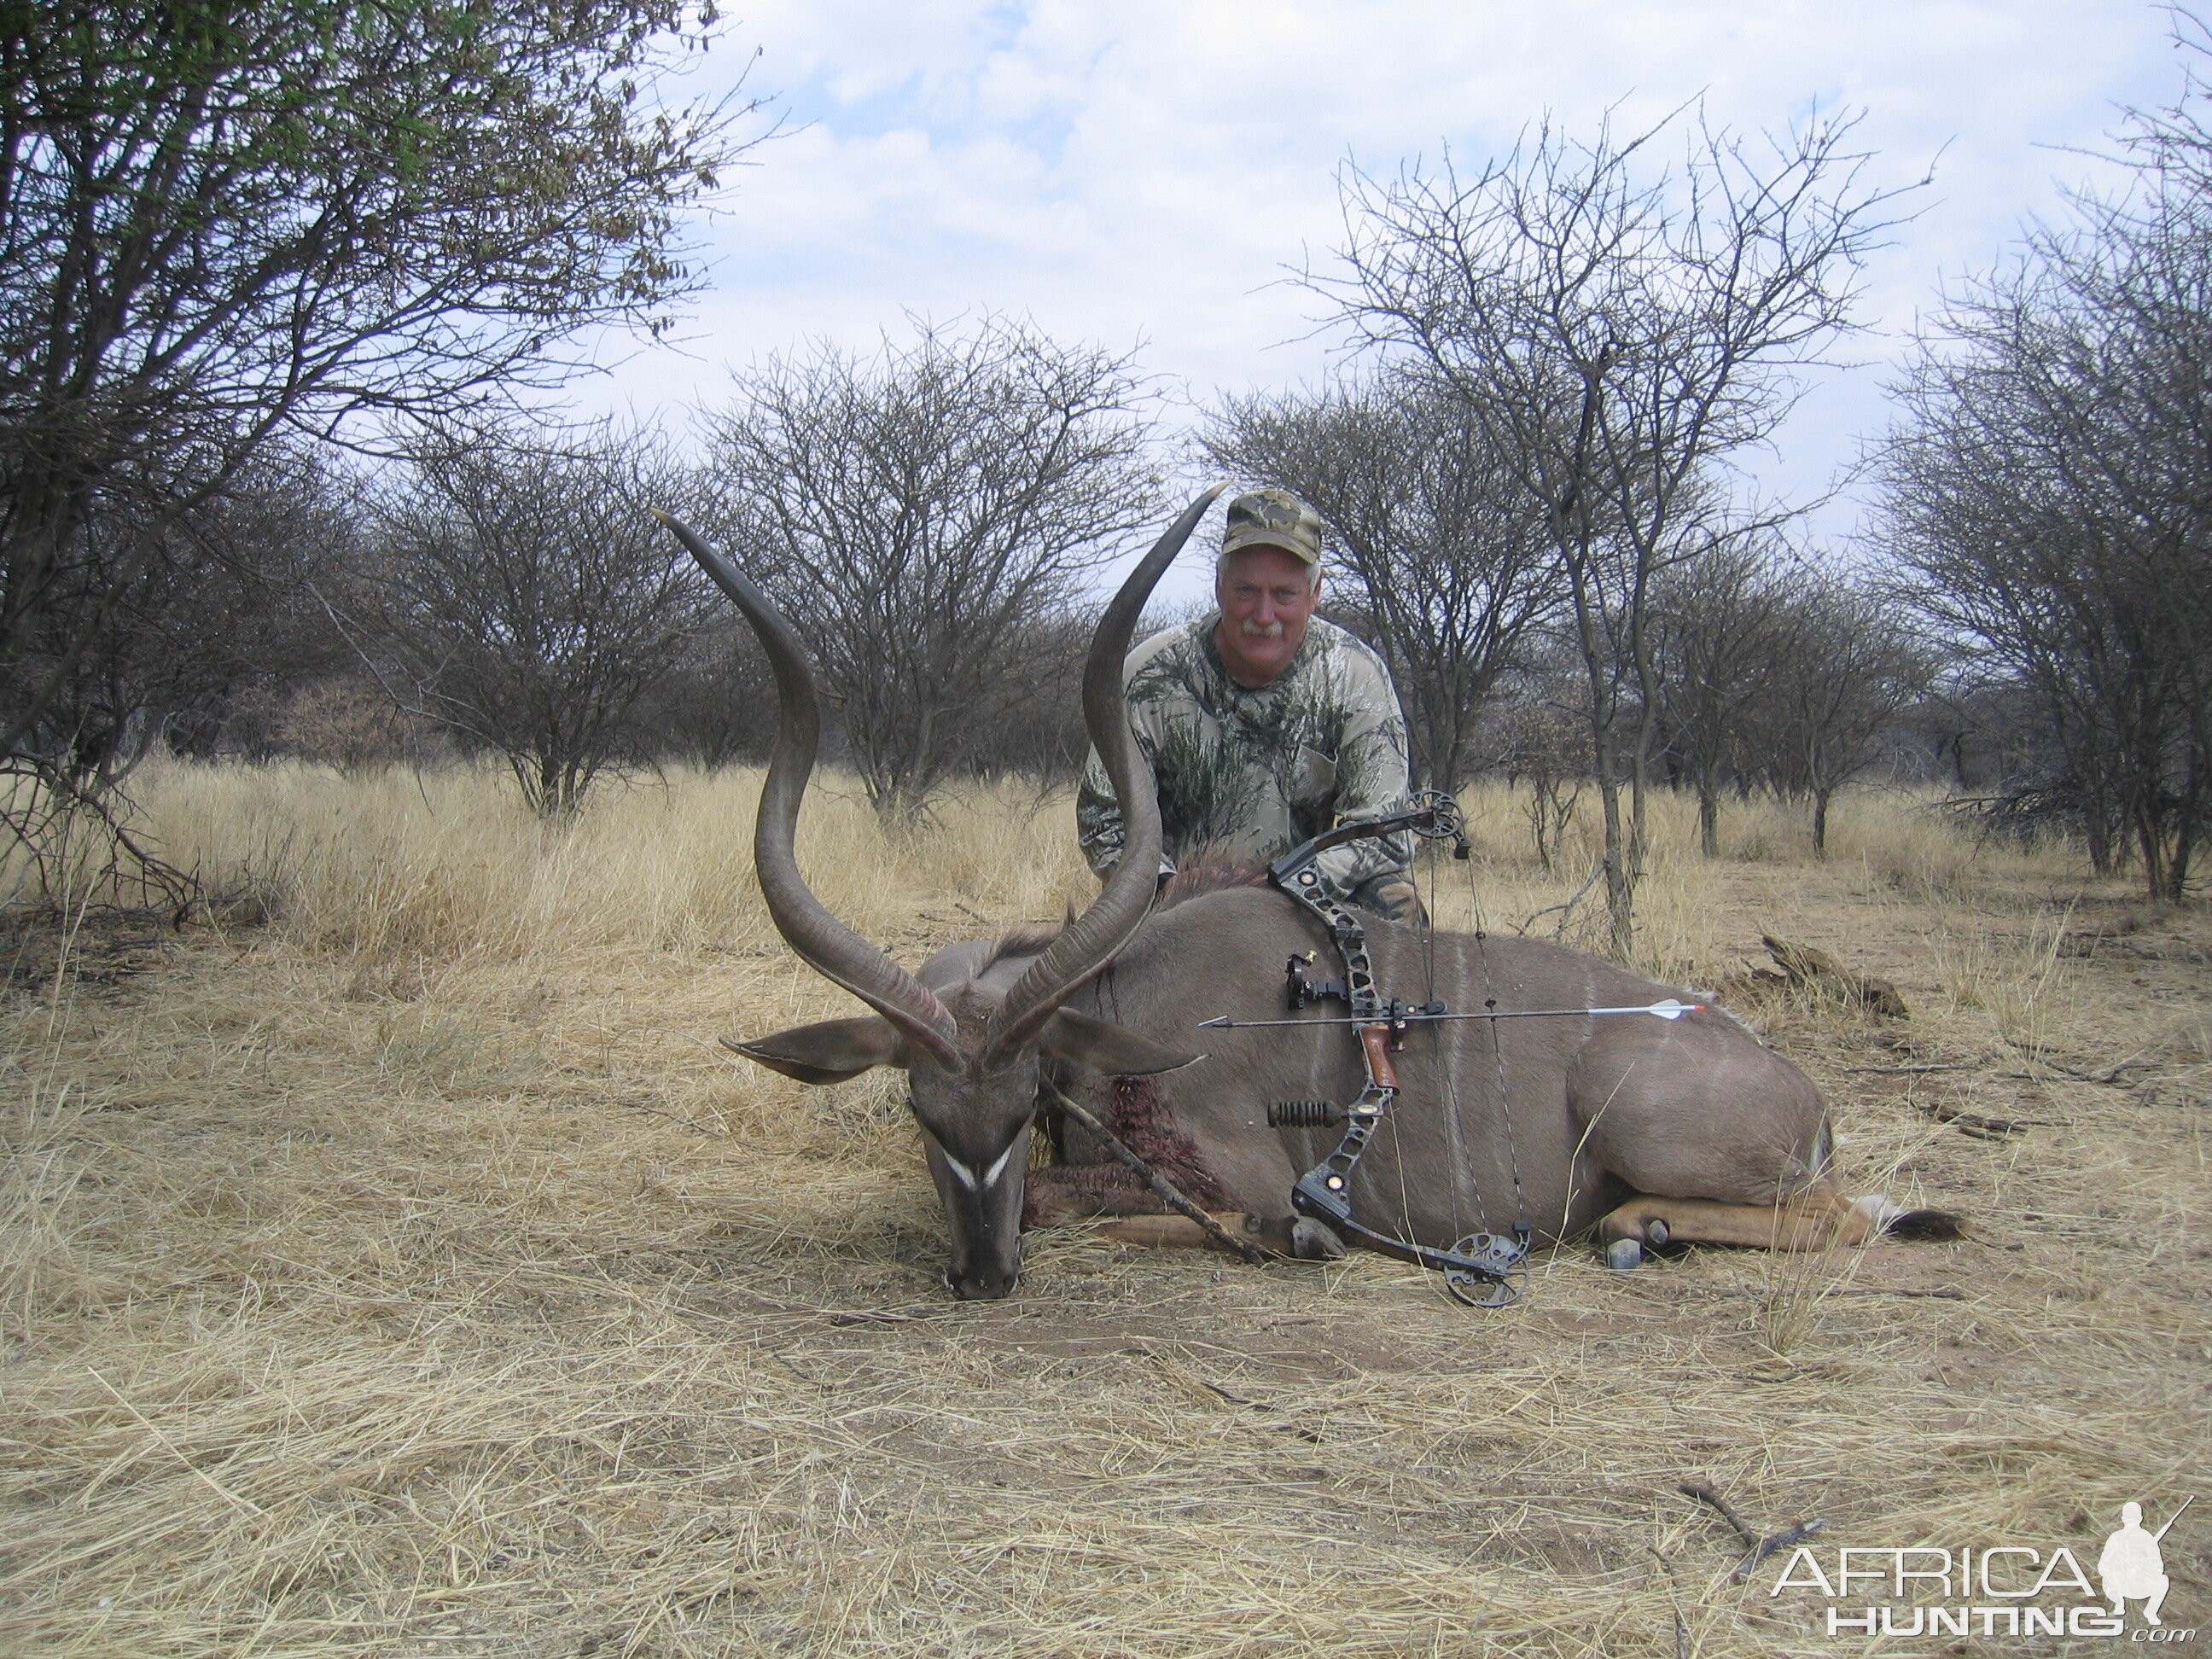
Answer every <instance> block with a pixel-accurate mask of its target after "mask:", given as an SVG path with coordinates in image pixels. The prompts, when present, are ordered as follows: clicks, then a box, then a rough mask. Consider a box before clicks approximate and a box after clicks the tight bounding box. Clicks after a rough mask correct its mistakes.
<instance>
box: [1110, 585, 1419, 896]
mask: <svg viewBox="0 0 2212 1659" xmlns="http://www.w3.org/2000/svg"><path fill="white" fill-rule="evenodd" d="M1219 620H1220V613H1219V612H1218V611H1211V612H1208V613H1207V614H1206V616H1204V617H1200V618H1199V619H1198V620H1197V621H1196V622H1193V623H1184V624H1183V625H1182V627H1180V628H1170V629H1168V630H1167V631H1166V632H1165V633H1164V634H1155V635H1152V638H1151V639H1149V640H1146V641H1145V642H1144V643H1143V644H1142V645H1139V647H1137V648H1136V649H1135V650H1134V651H1133V652H1131V653H1129V660H1128V663H1127V665H1126V667H1125V668H1124V670H1123V674H1122V684H1124V686H1126V687H1127V695H1128V699H1129V724H1130V727H1131V729H1132V730H1133V732H1135V733H1136V738H1137V747H1138V750H1139V753H1140V754H1141V755H1142V756H1143V757H1144V758H1145V759H1146V761H1148V762H1150V763H1151V764H1152V776H1153V777H1154V778H1155V779H1156V780H1157V781H1158V786H1159V797H1160V818H1161V823H1162V827H1163V829H1164V831H1165V841H1166V844H1165V847H1164V857H1163V860H1162V863H1163V866H1164V868H1165V869H1169V870H1172V869H1173V868H1175V867H1176V864H1177V863H1178V862H1180V861H1181V860H1184V859H1186V858H1188V857H1189V856H1190V855H1191V854H1194V853H1196V852H1198V851H1199V850H1200V849H1201V848H1206V849H1212V850H1213V851H1216V852H1219V853H1223V854H1227V855H1229V856H1231V857H1232V858H1234V859H1236V860H1237V861H1238V862H1240V863H1246V864H1250V865H1252V866H1255V867H1259V866H1265V865H1266V864H1267V863H1268V862H1269V861H1270V860H1273V859H1276V858H1279V857H1280V856H1281V855H1282V854H1285V853H1286V852H1288V851H1289V850H1290V849H1291V848H1293V847H1296V846H1297V845H1298V844H1299V843H1300V842H1306V841H1310V840H1311V839H1312V838H1313V837H1314V836H1318V835H1320V834H1321V833H1322V831H1323V830H1325V829H1331V828H1333V827H1334V825H1335V824H1336V823H1338V822H1339V821H1340V820H1342V819H1346V818H1365V817H1380V816H1382V815H1383V814H1384V813H1387V812H1395V811H1404V810H1405V807H1406V805H1407V799H1406V793H1407V766H1406V721H1405V717H1404V715H1403V714H1401V713H1400V712H1399V708H1398V694H1397V691H1396V690H1395V688H1394V687H1393V686H1392V685H1391V684H1390V674H1389V670H1387V669H1386V668H1384V667H1383V661H1382V659H1381V658H1379V657H1377V656H1376V654H1375V653H1373V652H1372V651H1370V650H1369V649H1368V648H1367V647H1365V646H1364V645H1362V644H1361V643H1360V642H1359V641H1358V640H1356V639H1354V638H1353V637H1352V635H1349V634H1347V633H1346V632H1345V631H1344V630H1343V629H1340V628H1338V627H1335V626H1334V625H1333V624H1331V623H1325V622H1323V621H1322V620H1321V619H1320V618H1319V617H1316V618H1314V619H1313V621H1312V622H1311V623H1309V624H1308V625H1307V629H1306V637H1305V640H1304V643H1303V644H1301V645H1300V646H1299V647H1298V649H1297V654H1296V655H1295V656H1293V657H1292V658H1291V660H1290V664H1289V665H1288V666H1287V667H1285V669H1284V670H1283V671H1282V672H1281V673H1279V674H1278V675H1277V676H1276V677H1275V678H1273V679H1272V680H1270V681H1269V682H1268V683H1267V684H1265V685H1263V686H1260V687H1257V688H1254V687H1251V686H1246V685H1240V684H1237V681H1236V680H1235V679H1233V678H1231V676H1230V673H1229V670H1228V667H1227V665H1225V664H1224V663H1223V661H1222V660H1221V653H1220V652H1219V651H1218V650H1217V649H1216V648H1215V647H1214V643H1213V627H1214V624H1215V623H1217V622H1218V621H1219ZM1075 826H1076V835H1077V838H1078V839H1079V841H1080V842H1082V844H1083V852H1084V855H1085V857H1086V858H1088V859H1089V860H1091V868H1092V869H1093V870H1094V871H1096V872H1097V873H1098V874H1099V876H1100V877H1101V878H1103V877H1104V876H1106V875H1107V874H1108V873H1109V872H1111V871H1112V870H1113V868H1114V866H1115V865H1117V864H1119V863H1120V862H1121V805H1120V804H1119V803H1118V802H1117V801H1115V799H1114V793H1113V789H1112V786H1111V785H1110V784H1109V782H1108V781H1107V778H1106V769H1105V768H1104V767H1103V766H1102V765H1101V764H1100V763H1099V760H1098V756H1097V751H1096V750H1093V751H1092V753H1091V762H1090V764H1089V765H1088V766H1086V767H1085V769H1084V774H1083V789H1082V793H1080V794H1079V796H1078V797H1077V799H1076V804H1075ZM1412 861H1413V838H1412V837H1411V836H1409V835H1408V834H1407V833H1406V832H1404V831H1402V830H1401V831H1400V832H1399V833H1398V834H1397V835H1395V836H1376V837H1374V838H1372V839H1369V840H1364V841H1356V842H1352V843H1351V844H1350V845H1349V846H1346V847H1338V848H1331V849H1330V850H1329V851H1328V852H1326V853H1324V854H1322V855H1321V858H1320V860H1319V866H1320V868H1321V871H1322V873H1323V874H1324V875H1326V876H1327V877H1328V878H1329V880H1330V881H1331V882H1332V883H1333V884H1334V885H1335V886H1336V888H1337V890H1339V891H1340V892H1342V893H1346V894H1349V893H1351V892H1352V890H1354V889H1355V888H1357V887H1358V886H1359V885H1360V884H1363V883H1365V882H1370V881H1372V880H1374V879H1376V878H1378V877H1382V876H1385V875H1389V874H1394V873H1397V872H1403V871H1404V870H1405V869H1406V868H1407V866H1408V865H1410V864H1411V862H1412Z"/></svg>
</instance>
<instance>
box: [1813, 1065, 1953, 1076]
mask: <svg viewBox="0 0 2212 1659" xmlns="http://www.w3.org/2000/svg"><path fill="white" fill-rule="evenodd" d="M1973 1069H1974V1068H1973V1067H1972V1066H1964V1065H1942V1066H1844V1070H1845V1071H1846V1072H1872V1073H1875V1074H1877V1075H1878V1076H1881V1077H1907V1076H1911V1077H1917V1076H1919V1075H1920V1074H1921V1073H1924V1072H1971V1071H1972V1070H1973Z"/></svg>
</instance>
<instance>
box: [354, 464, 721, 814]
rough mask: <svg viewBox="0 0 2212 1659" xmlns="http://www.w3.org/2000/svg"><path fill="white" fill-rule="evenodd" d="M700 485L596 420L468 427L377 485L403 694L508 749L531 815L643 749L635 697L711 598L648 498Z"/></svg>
mask: <svg viewBox="0 0 2212 1659" xmlns="http://www.w3.org/2000/svg"><path fill="white" fill-rule="evenodd" d="M695 495H696V483H695V480H694V477H693V475H690V474H689V473H686V472H684V471H681V470H679V469H678V468H677V467H676V466H674V465H672V464H671V463H670V462H669V461H668V460H667V459H665V456H664V455H663V454H662V453H660V452H659V450H658V449H657V448H656V447H654V446H653V445H652V444H651V443H649V442H647V441H643V440H641V439H636V438H624V437H622V436H620V435H617V434H615V433H613V432H612V431H610V430H605V429H603V430H601V431H600V432H599V433H598V434H596V435H592V436H591V437H589V438H586V439H584V440H582V441H578V442H575V443H573V444H571V445H569V446H568V447H564V448H559V449H554V448H549V447H544V446H542V445H541V444H539V443H538V442H536V441H532V440H530V439H528V438H526V437H525V436H522V435H520V433H519V432H518V431H517V430H514V429H506V430H494V431H490V432H478V433H476V434H472V435H470V436H468V437H467V438H466V439H465V440H454V441H449V442H447V444H445V445H443V446H441V447H439V448H436V449H434V450H429V451H428V452H426V453H423V454H422V455H420V456H419V457H418V458H417V459H416V460H415V462H414V463H413V465H411V466H410V468H409V469H408V470H407V471H406V472H405V474H404V475H403V477H400V478H398V479H395V480H392V482H391V483H388V484H387V485H386V489H385V492H384V495H383V498H382V499H381V501H380V503H379V507H378V520H379V528H380V543H381V545H380V550H379V553H380V562H381V566H382V568H381V569H380V571H379V572H378V573H377V575H378V578H379V579H380V586H381V587H382V590H383V603H382V604H381V605H380V607H379V611H378V613H377V615H376V618H375V623H374V630H373V631H374V638H375V641H376V645H377V647H378V648H379V649H380V651H381V652H383V653H386V654H388V656H389V658H390V659H391V660H392V662H393V664H394V665H396V666H397V667H398V670H399V671H400V672H401V673H402V674H403V675H404V684H405V686H406V688H407V693H408V700H409V701H410V702H412V703H413V705H414V706H416V707H417V708H420V709H421V710H422V712H423V713H425V714H428V715H429V716H430V717H432V718H434V719H435V720H439V721H441V723H443V724H444V725H445V726H447V727H449V728H451V729H452V730H453V732H456V733H458V734H459V735H460V736H461V737H462V738H465V739H466V740H467V741H468V742H470V743H471V744H475V745H477V746H480V747H482V748H484V749H488V750H491V751H493V752H494V753H496V754H498V755H501V756H502V757H504V758H505V759H506V761H507V765H508V766H509V768H510V769H512V770H513V774H514V777H515V781H516V782H517V783H518V784H520V786H521V789H522V796H523V799H524V800H525V801H526V802H527V803H528V804H529V805H530V807H531V809H532V811H535V812H537V813H538V814H539V816H541V817H546V818H563V817H568V816H570V815H571V814H573V813H574V811H576V809H577V808H578V807H579V806H580V805H581V804H582V802H583V799H584V797H585V795H586V793H587V792H588V791H589V790H590V788H591V787H592V783H593V781H595V780H597V779H598V778H599V776H600V775H602V774H604V773H605V772H607V771H609V770H610V769H615V768H617V767H619V766H621V765H623V764H624V763H647V762H649V761H650V760H651V759H652V758H653V757H652V754H651V752H650V751H651V734H650V733H649V732H644V731H641V729H640V725H639V722H638V721H637V720H636V718H635V710H636V708H637V707H638V705H639V704H640V703H641V702H642V701H643V700H645V699H646V698H647V697H648V696H651V694H652V693H653V692H654V691H655V690H657V689H658V688H659V686H660V685H661V684H663V683H664V682H665V680H666V679H667V678H669V677H670V676H671V675H672V674H673V673H674V672H675V671H677V669H678V666H679V665H680V664H681V663H682V662H683V660H684V657H685V655H686V653H687V652H688V651H689V650H690V647H691V644H692V641H693V640H694V637H695V636H696V634H697V632H698V630H699V629H700V628H701V627H702V623H703V621H704V619H705V617H708V615H709V614H711V611H712V602H711V600H710V599H709V597H708V589H707V586H706V584H705V580H704V579H703V578H702V576H701V575H700V574H699V572H698V570H697V569H696V567H694V565H693V564H692V562H691V561H690V558H688V557H687V556H684V552H683V550H682V549H681V548H680V547H678V545H677V544H675V543H674V542H672V541H671V540H670V539H669V537H668V535H667V533H666V532H665V531H663V530H661V529H660V528H659V526H658V525H657V524H656V523H655V522H654V521H653V508H654V507H663V508H665V509H668V510H671V511H676V512H679V513H684V512H693V511H695V510H696V509H695V506H694V498H695Z"/></svg>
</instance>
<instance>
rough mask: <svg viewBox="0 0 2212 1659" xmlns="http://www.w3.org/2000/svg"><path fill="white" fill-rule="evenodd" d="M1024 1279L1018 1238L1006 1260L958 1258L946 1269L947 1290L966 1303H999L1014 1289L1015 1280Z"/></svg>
mask: <svg viewBox="0 0 2212 1659" xmlns="http://www.w3.org/2000/svg"><path fill="white" fill-rule="evenodd" d="M964 1254H966V1253H964V1252H963V1255H964ZM1021 1276H1022V1243H1021V1239H1020V1238H1019V1237H1016V1238H1015V1240H1014V1247H1013V1249H1012V1251H1011V1252H1010V1253H1009V1254H1008V1255H1007V1256H1006V1260H1004V1261H977V1260H976V1259H975V1256H974V1255H968V1256H967V1259H966V1260H962V1259H961V1258H960V1257H958V1256H956V1257H955V1258H954V1259H953V1262H952V1265H951V1267H947V1268H946V1269H945V1289H947V1290H949V1291H951V1292H952V1294H953V1295H955V1296H957V1297H959V1298H960V1299H961V1300H962V1301H963V1302H997V1301H1000V1300H1001V1299H1002V1298H1004V1297H1006V1295H1008V1294H1009V1293H1010V1292H1011V1291H1012V1290H1013V1288H1014V1281H1015V1280H1016V1279H1019V1278H1020V1277H1021Z"/></svg>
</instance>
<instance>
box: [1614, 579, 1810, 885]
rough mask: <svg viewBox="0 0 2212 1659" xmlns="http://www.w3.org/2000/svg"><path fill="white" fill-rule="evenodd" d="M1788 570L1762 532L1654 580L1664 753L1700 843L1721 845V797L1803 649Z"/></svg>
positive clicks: (1741, 774) (1742, 772)
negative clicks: (1693, 798)
mask: <svg viewBox="0 0 2212 1659" xmlns="http://www.w3.org/2000/svg"><path fill="white" fill-rule="evenodd" d="M1791 586H1792V582H1791V577H1790V572H1789V571H1788V570H1787V569H1786V568H1784V565H1783V564H1782V562H1781V560H1780V558H1779V556H1778V550H1776V549H1775V548H1774V547H1772V546H1771V544H1769V543H1768V542H1766V541H1765V539H1763V538H1759V539H1745V540H1741V541H1738V542H1735V543H1732V544H1728V545H1724V546H1722V547H1717V548H1714V549H1712V550H1711V551H1709V552H1707V553H1705V554H1704V555H1703V556H1700V557H1699V558H1696V559H1693V560H1691V561H1689V562H1687V563H1685V564H1682V565H1679V566H1677V567H1675V568H1672V569H1669V570H1668V571H1666V572H1664V573H1662V574H1661V576H1660V577H1659V579H1658V580H1657V581H1656V582H1655V583H1654V584H1653V586H1652V592H1651V621H1650V636H1651V642H1652V643H1651V651H1652V659H1653V663H1654V666H1655V669H1656V678H1657V683H1658V690H1659V708H1660V714H1661V720H1662V728H1663V729H1662V741H1663V744H1664V746H1665V758H1666V760H1667V761H1668V763H1670V764H1671V765H1673V766H1674V767H1675V768H1678V769H1679V771H1680V775H1681V776H1682V777H1684V778H1686V779H1687V780H1688V781H1689V783H1690V786H1691V787H1692V789H1693V790H1695V791H1696V793H1697V797H1698V844H1699V850H1700V851H1702V852H1703V853H1704V854H1705V857H1707V858H1717V857H1718V856H1719V854H1720V796H1721V791H1722V789H1723V787H1726V786H1727V785H1728V784H1729V782H1731V781H1741V780H1746V779H1747V778H1748V777H1750V776H1752V775H1756V774H1757V773H1758V772H1759V769H1761V767H1762V765H1763V764H1764V763H1765V759H1766V757H1764V756H1761V755H1759V754H1758V753H1757V752H1756V751H1757V749H1758V734H1759V728H1760V726H1762V724H1765V725H1771V720H1763V718H1762V717H1763V716H1765V715H1770V714H1771V710H1772V708H1773V707H1774V705H1775V704H1776V702H1777V701H1778V698H1779V697H1780V696H1781V684H1780V676H1781V675H1782V674H1783V673H1784V670H1785V668H1786V666H1787V665H1788V662H1789V659H1790V658H1791V657H1792V656H1793V655H1794V654H1795V653H1796V652H1797V651H1798V650H1799V649H1800V648H1801V647H1802V627H1801V624H1802V622H1803V621H1804V617H1803V616H1802V612H1801V611H1799V610H1797V609H1796V607H1793V605H1791V603H1790V590H1791Z"/></svg>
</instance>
